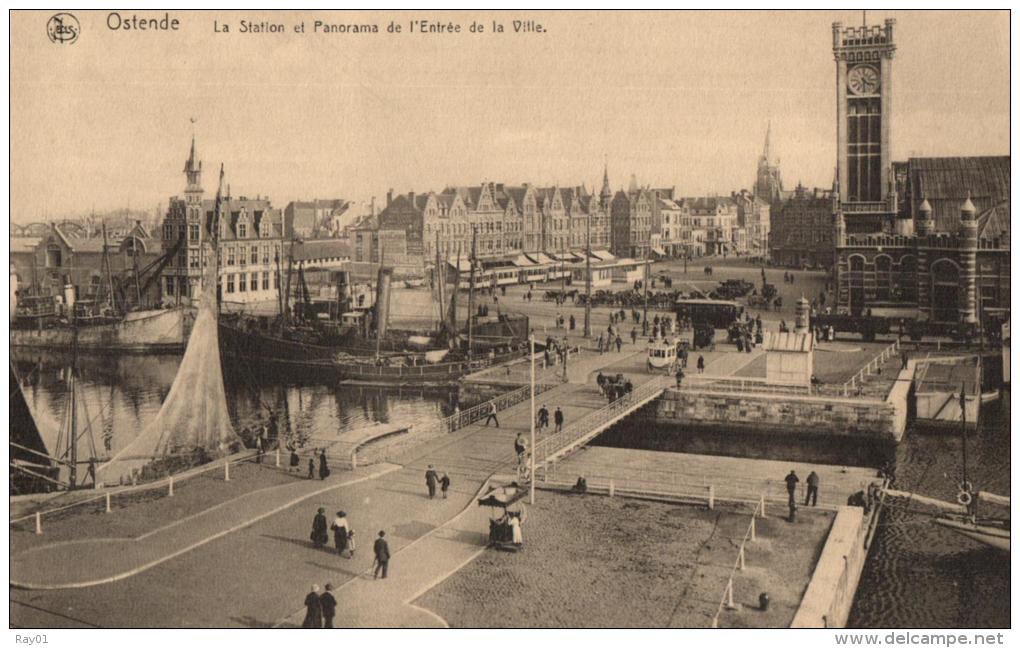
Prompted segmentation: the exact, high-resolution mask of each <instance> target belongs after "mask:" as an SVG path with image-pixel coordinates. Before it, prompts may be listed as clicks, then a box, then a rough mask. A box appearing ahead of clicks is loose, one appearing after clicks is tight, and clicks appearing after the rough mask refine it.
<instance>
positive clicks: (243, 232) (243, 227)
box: [237, 223, 248, 238]
mask: <svg viewBox="0 0 1020 648" xmlns="http://www.w3.org/2000/svg"><path fill="white" fill-rule="evenodd" d="M237 238H248V224H247V223H238V224H237Z"/></svg>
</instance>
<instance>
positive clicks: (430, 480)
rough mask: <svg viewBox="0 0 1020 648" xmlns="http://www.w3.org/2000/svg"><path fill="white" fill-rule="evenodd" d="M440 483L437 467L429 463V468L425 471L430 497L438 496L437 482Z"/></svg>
mask: <svg viewBox="0 0 1020 648" xmlns="http://www.w3.org/2000/svg"><path fill="white" fill-rule="evenodd" d="M437 483H439V475H438V474H436V469H435V468H433V467H432V464H429V469H428V470H426V471H425V485H426V486H428V489H429V499H432V498H434V497H435V496H436V484H437Z"/></svg>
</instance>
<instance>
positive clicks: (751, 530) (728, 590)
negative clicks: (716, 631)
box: [712, 496, 765, 628]
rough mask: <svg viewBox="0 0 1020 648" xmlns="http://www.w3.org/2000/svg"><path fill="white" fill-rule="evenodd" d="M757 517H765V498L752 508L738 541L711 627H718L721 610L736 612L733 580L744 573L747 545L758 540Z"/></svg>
mask: <svg viewBox="0 0 1020 648" xmlns="http://www.w3.org/2000/svg"><path fill="white" fill-rule="evenodd" d="M758 517H765V497H764V496H762V498H761V499H760V500H759V501H758V505H757V506H756V507H754V513H752V514H751V523H750V524H748V525H747V531H745V532H744V537H743V539H741V541H740V547H739V548H738V549H737V559H736V561H735V562H734V563H733V568H732V569H730V575H729V577H728V578H727V579H726V587H725V588H723V594H722V599H721V600H720V601H719V607H718V608H716V611H715V616H713V617H712V627H713V628H718V627H719V617H720V616H721V615H722V613H723V610H724V609H726V610H736V609H737V608H738V606H737V604H736V603H735V602H734V601H733V579H734V577H735V576H736V575H737V571H744V568H745V567H746V563H747V550H746V546H747V543H748V542H749V541H750V542H755V541H757V539H758V536H757V530H756V529H755V520H756V519H757V518H758Z"/></svg>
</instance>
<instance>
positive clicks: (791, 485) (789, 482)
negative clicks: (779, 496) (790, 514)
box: [785, 470, 800, 504]
mask: <svg viewBox="0 0 1020 648" xmlns="http://www.w3.org/2000/svg"><path fill="white" fill-rule="evenodd" d="M785 481H786V492H787V493H789V495H790V503H791V504H793V503H794V499H795V496H796V493H797V484H798V483H800V477H798V476H797V473H796V472H794V471H792V470H791V471H790V474H789V475H787V476H786V479H785Z"/></svg>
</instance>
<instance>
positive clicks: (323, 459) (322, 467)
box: [319, 448, 329, 479]
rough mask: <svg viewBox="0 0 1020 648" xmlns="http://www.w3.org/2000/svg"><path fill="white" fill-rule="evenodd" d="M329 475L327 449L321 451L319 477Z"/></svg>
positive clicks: (322, 477)
mask: <svg viewBox="0 0 1020 648" xmlns="http://www.w3.org/2000/svg"><path fill="white" fill-rule="evenodd" d="M327 477H329V464H327V463H326V449H325V448H323V449H322V451H321V452H320V453H319V479H325V478H327Z"/></svg>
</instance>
